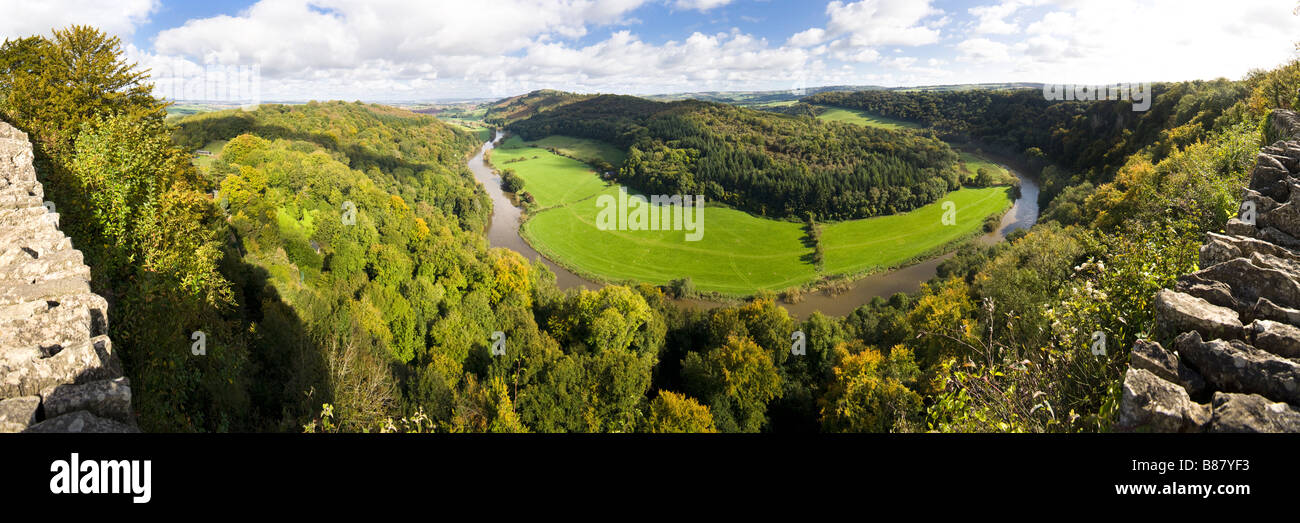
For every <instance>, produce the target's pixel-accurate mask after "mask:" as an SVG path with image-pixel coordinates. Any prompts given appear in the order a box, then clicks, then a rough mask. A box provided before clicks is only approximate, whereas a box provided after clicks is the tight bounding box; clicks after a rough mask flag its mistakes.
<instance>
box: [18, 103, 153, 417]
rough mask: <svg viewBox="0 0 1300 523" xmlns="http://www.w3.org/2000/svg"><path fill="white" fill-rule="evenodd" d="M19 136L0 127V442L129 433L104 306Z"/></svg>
mask: <svg viewBox="0 0 1300 523" xmlns="http://www.w3.org/2000/svg"><path fill="white" fill-rule="evenodd" d="M32 159H33V155H32V146H31V143H30V142H28V140H27V135H26V134H24V133H23V132H21V131H19V130H17V129H15V128H13V127H12V126H10V125H9V124H6V123H4V122H0V432H131V431H136V430H137V429H136V428H135V422H134V419H133V417H132V415H131V388H130V385H129V383H127V380H126V378H124V377H122V366H121V364H120V363H119V362H118V358H117V355H116V353H114V352H113V343H112V340H110V339H109V338H108V335H107V334H108V316H107V314H106V312H107V310H108V304H107V303H106V302H105V301H104V298H102V297H100V296H98V295H96V294H93V293H91V292H90V268H89V267H87V266H86V264H85V261H84V260H83V259H82V256H81V252H80V251H78V250H76V249H73V248H72V240H71V239H69V238H68V237H67V236H64V235H63V233H62V232H60V231H59V228H58V223H59V215H58V214H56V213H54V212H52V209H49V208H47V207H46V206H45V203H44V189H43V188H42V186H41V184H40V182H38V181H37V179H36V170H35V168H34V167H33V166H32Z"/></svg>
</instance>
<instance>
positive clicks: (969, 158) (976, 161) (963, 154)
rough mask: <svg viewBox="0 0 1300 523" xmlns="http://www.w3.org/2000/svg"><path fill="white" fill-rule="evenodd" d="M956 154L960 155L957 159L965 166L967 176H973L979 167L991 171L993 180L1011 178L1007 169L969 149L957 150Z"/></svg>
mask: <svg viewBox="0 0 1300 523" xmlns="http://www.w3.org/2000/svg"><path fill="white" fill-rule="evenodd" d="M957 155H958V156H959V157H960V158H959V161H960V162H961V164H962V166H963V167H965V168H966V177H967V178H974V177H975V174H976V173H978V172H979V170H980V169H988V170H989V172H991V173H993V178H994V179H995V180H1007V179H1010V178H1012V175H1011V173H1010V172H1009V171H1007V170H1006V169H1004V168H1002V166H1001V165H998V164H996V163H994V162H991V161H989V160H988V159H987V158H984V157H983V156H979V155H977V154H975V153H972V152H970V151H957Z"/></svg>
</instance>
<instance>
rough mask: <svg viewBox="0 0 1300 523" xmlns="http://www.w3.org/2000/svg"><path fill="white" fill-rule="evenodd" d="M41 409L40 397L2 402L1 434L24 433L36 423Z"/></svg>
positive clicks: (0, 415) (0, 409)
mask: <svg viewBox="0 0 1300 523" xmlns="http://www.w3.org/2000/svg"><path fill="white" fill-rule="evenodd" d="M40 408H41V398H40V397H38V396H22V397H19V398H9V399H6V400H0V432H22V431H23V429H26V428H27V427H29V426H31V425H32V424H34V423H36V412H37V411H38V410H40Z"/></svg>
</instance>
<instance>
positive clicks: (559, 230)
mask: <svg viewBox="0 0 1300 523" xmlns="http://www.w3.org/2000/svg"><path fill="white" fill-rule="evenodd" d="M513 158H524V160H523V161H518V162H513V163H506V162H507V161H508V160H510V159H513ZM492 161H493V164H494V166H495V167H496V168H497V169H503V168H512V169H515V171H516V172H517V173H518V174H519V175H520V176H521V177H523V178H524V181H525V185H524V190H525V191H528V192H531V193H533V196H534V197H535V198H536V199H537V202H538V204H539V207H540V210H537V211H534V212H533V214H532V215H531V216H530V218H529V219H528V221H526V222H525V223H524V225H523V227H522V234H523V236H524V238H525V239H527V240H528V242H529V243H530V244H532V245H533V247H534V248H536V249H537V250H538V251H539V252H541V253H543V254H545V255H546V256H547V257H549V258H551V259H552V260H555V261H556V262H558V263H560V264H561V265H564V266H566V267H568V268H570V269H573V270H574V271H576V272H578V273H581V274H584V275H586V276H590V277H592V278H595V279H599V280H605V281H638V282H648V283H653V284H666V283H669V282H670V281H671V280H674V279H678V278H682V277H687V276H689V277H690V278H691V280H692V282H693V283H694V284H695V287H696V288H697V289H699V290H701V291H710V292H719V293H723V294H728V295H738V296H740V295H750V294H753V293H754V292H756V291H759V290H783V289H787V288H790V287H796V286H802V285H805V284H809V283H812V282H815V281H816V280H818V279H819V278H821V277H822V276H825V275H838V274H862V273H868V272H875V271H878V270H883V269H887V268H891V267H895V266H898V265H901V264H904V263H906V262H909V261H912V260H914V259H916V258H918V257H920V256H923V255H927V254H932V253H934V252H935V251H936V250H938V249H940V248H942V247H944V246H946V245H948V244H949V243H952V242H955V241H959V240H962V239H964V238H967V237H970V236H973V235H976V234H978V233H979V232H980V231H981V230H982V229H981V228H982V226H983V224H984V218H985V217H986V216H988V215H990V214H995V213H1000V212H1002V211H1003V210H1005V209H1006V208H1007V207H1009V206H1010V205H1011V200H1010V198H1008V190H1009V189H1007V188H1005V187H994V188H987V189H960V190H958V191H954V192H952V193H950V194H948V195H947V196H946V197H945V198H944V199H943V200H940V201H939V202H935V203H933V204H930V205H927V206H925V207H922V208H920V209H917V210H915V211H912V212H909V213H906V214H901V215H894V216H882V217H877V218H868V219H863V220H853V221H848V222H841V223H831V224H826V225H824V227H825V229H824V231H823V235H822V238H823V239H822V241H823V249H824V251H825V270H824V272H822V273H818V272H817V271H816V269H815V267H814V266H813V265H812V263H811V262H810V261H809V260H810V258H811V253H812V249H811V248H809V247H806V246H805V245H804V244H803V237H804V230H803V224H802V223H796V222H786V221H778V220H771V219H766V218H759V217H755V216H752V215H750V214H748V213H744V212H741V211H737V210H734V209H730V208H724V207H707V208H706V209H705V210H704V224H703V228H702V230H703V231H704V234H703V237H702V238H701V239H700V240H699V241H695V242H690V241H686V238H685V237H686V233H685V231H617V230H611V231H601V230H598V229H597V227H596V217H597V215H598V214H599V213H600V210H601V209H600V207H598V206H597V204H596V202H597V198H598V197H599V196H600V195H611V196H615V195H617V194H618V188H617V187H615V186H612V185H609V184H607V183H605V182H604V181H602V180H601V179H600V178H599V177H597V176H596V175H595V173H593V172H592V171H591V169H590V168H588V167H587V166H585V165H584V164H582V163H580V162H576V161H574V160H571V159H569V158H565V157H562V156H558V155H555V154H552V153H550V152H549V151H546V150H545V149H540V148H536V147H529V146H527V145H525V144H524V143H523V142H522V141H521V140H519V139H518V138H512V139H511V140H508V141H506V142H505V143H504V144H502V146H501V147H500V148H499V149H497V150H496V151H494V152H493V156H492ZM945 201H952V202H953V203H954V204H955V205H956V207H955V210H956V224H955V225H950V226H945V225H943V224H942V220H941V218H942V215H943V212H944V210H943V202H945Z"/></svg>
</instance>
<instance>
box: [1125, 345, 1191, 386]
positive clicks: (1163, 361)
mask: <svg viewBox="0 0 1300 523" xmlns="http://www.w3.org/2000/svg"><path fill="white" fill-rule="evenodd" d="M1129 364H1130V365H1132V366H1133V368H1135V369H1142V370H1145V371H1148V372H1151V373H1152V374H1155V375H1156V376H1158V377H1159V378H1160V379H1162V380H1165V381H1168V382H1170V383H1176V384H1178V385H1181V386H1182V387H1183V389H1184V390H1186V391H1187V394H1188V395H1189V396H1191V397H1193V398H1196V397H1200V396H1201V395H1202V393H1204V392H1205V378H1202V377H1201V375H1200V374H1198V373H1197V372H1196V371H1194V370H1192V369H1191V368H1190V367H1188V366H1187V365H1184V364H1183V362H1181V361H1178V356H1177V355H1175V354H1174V353H1172V352H1169V351H1167V350H1165V348H1164V347H1161V346H1160V344H1159V343H1156V342H1154V341H1151V340H1138V341H1137V342H1136V343H1134V344H1133V350H1132V352H1130V353H1129Z"/></svg>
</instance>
